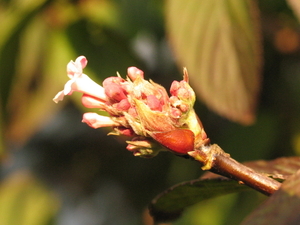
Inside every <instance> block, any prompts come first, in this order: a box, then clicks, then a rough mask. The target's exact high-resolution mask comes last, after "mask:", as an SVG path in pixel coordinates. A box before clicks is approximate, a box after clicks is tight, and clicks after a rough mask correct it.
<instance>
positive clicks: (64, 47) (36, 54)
mask: <svg viewBox="0 0 300 225" xmlns="http://www.w3.org/2000/svg"><path fill="white" fill-rule="evenodd" d="M39 18H40V17H37V19H36V20H34V21H33V23H32V24H31V25H30V26H28V28H27V30H26V31H24V33H23V34H22V41H21V46H20V49H19V54H18V65H17V67H16V70H17V71H16V73H17V75H16V77H15V79H14V82H13V86H12V91H11V93H10V97H9V104H8V106H7V110H8V113H9V123H8V124H7V129H6V136H7V138H8V139H10V140H14V141H16V140H17V141H18V142H19V143H22V142H23V141H25V140H26V139H27V138H28V137H30V135H32V134H33V133H34V132H36V130H37V129H38V128H39V127H40V126H42V125H44V124H45V122H46V121H47V119H48V118H49V117H50V116H51V115H52V114H53V113H54V112H56V111H57V110H58V109H59V107H58V106H57V105H56V104H52V103H53V102H52V98H53V96H54V95H55V94H56V93H57V92H58V91H60V90H61V89H62V87H63V85H64V82H65V81H66V78H67V77H66V76H64V74H66V64H67V62H69V61H70V59H72V57H73V54H72V51H71V50H70V45H69V44H68V42H67V39H66V37H65V36H64V32H60V31H56V32H53V31H51V30H47V28H46V24H45V22H44V21H43V20H41V19H39ZM46 53H47V54H46Z"/></svg>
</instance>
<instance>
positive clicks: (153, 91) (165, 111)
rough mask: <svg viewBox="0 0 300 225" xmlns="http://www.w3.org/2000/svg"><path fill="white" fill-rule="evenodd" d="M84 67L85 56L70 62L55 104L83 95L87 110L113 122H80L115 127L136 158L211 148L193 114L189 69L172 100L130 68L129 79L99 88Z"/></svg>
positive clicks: (91, 117)
mask: <svg viewBox="0 0 300 225" xmlns="http://www.w3.org/2000/svg"><path fill="white" fill-rule="evenodd" d="M86 65H87V59H86V58H85V57H84V56H80V57H78V58H77V59H76V60H75V62H74V61H70V62H69V64H68V65H67V74H68V77H69V78H70V80H69V81H68V82H67V83H66V84H65V86H64V90H62V91H60V92H59V93H58V94H57V95H56V96H55V97H54V99H53V100H54V102H56V103H57V102H58V101H61V100H63V98H64V96H65V95H71V94H72V93H73V92H74V91H77V92H81V93H83V95H82V98H81V101H82V104H83V105H84V106H85V107H87V108H98V109H99V110H100V111H106V112H107V113H108V114H109V116H103V115H99V114H97V113H91V112H88V113H84V114H83V119H82V122H84V123H87V124H88V125H89V126H90V127H92V128H100V127H112V128H113V131H112V132H110V133H109V134H113V135H124V136H128V137H129V138H130V140H128V141H127V144H128V145H127V149H128V150H129V151H131V152H133V154H134V155H136V156H142V157H152V156H155V155H156V154H157V153H158V152H159V151H160V150H162V149H167V150H170V151H172V152H173V153H175V154H179V155H186V154H188V152H192V151H193V150H194V149H195V148H196V147H197V146H198V147H199V146H202V145H205V144H207V143H208V142H209V139H208V138H207V136H206V133H205V131H204V129H203V127H202V124H201V122H200V120H199V119H198V117H197V115H196V114H195V112H194V109H193V105H194V102H195V93H194V91H193V89H192V88H191V87H190V86H189V84H188V73H187V70H186V69H184V77H183V80H182V81H180V82H179V81H173V83H172V85H171V88H170V94H171V96H170V97H169V95H168V93H167V92H166V90H165V88H163V87H162V86H160V85H158V84H156V83H154V82H153V81H151V80H150V81H147V80H145V79H144V72H143V71H142V70H140V69H138V68H136V67H129V68H128V70H127V77H126V79H124V78H122V77H121V76H120V75H119V74H117V76H113V77H108V78H106V79H105V80H104V81H103V84H102V86H100V85H99V84H97V83H96V82H94V81H93V80H92V79H90V78H89V77H88V76H87V75H86V74H84V73H83V69H84V68H85V67H86ZM162 146H163V147H165V148H162Z"/></svg>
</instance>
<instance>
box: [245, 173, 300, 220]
mask: <svg viewBox="0 0 300 225" xmlns="http://www.w3.org/2000/svg"><path fill="white" fill-rule="evenodd" d="M299 211H300V170H299V171H298V172H297V173H296V174H294V175H293V176H291V177H290V178H289V179H287V180H286V181H285V182H284V183H283V184H282V186H281V188H280V189H279V190H278V191H277V192H276V193H275V194H274V195H273V196H272V197H270V198H269V199H268V200H267V201H266V202H264V203H263V204H262V205H260V207H258V208H257V209H256V210H255V211H254V212H253V213H252V214H251V215H250V216H249V217H247V218H246V220H245V221H244V222H243V223H242V225H252V224H253V225H254V224H255V225H256V224H259V225H269V224H272V225H282V224H286V225H298V224H299V223H300V214H299Z"/></svg>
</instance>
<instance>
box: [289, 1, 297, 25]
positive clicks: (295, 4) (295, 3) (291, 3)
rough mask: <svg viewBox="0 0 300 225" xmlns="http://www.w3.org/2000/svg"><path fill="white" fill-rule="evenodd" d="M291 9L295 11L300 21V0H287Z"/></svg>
mask: <svg viewBox="0 0 300 225" xmlns="http://www.w3.org/2000/svg"><path fill="white" fill-rule="evenodd" d="M287 2H288V3H289V5H290V6H291V8H292V9H293V11H294V13H295V15H296V16H297V17H298V20H299V21H300V1H299V0H287Z"/></svg>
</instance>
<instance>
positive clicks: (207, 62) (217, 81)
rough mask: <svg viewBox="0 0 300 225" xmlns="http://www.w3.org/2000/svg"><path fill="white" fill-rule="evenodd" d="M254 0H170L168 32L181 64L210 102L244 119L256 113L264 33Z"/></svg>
mask: <svg viewBox="0 0 300 225" xmlns="http://www.w3.org/2000/svg"><path fill="white" fill-rule="evenodd" d="M256 11H257V8H256V5H255V4H254V2H253V1H250V0H221V1H220V0H209V1H208V0H202V1H199V0H190V1H177V0H169V1H167V4H166V21H167V32H168V35H169V38H170V42H171V46H172V48H173V50H174V53H175V56H176V58H177V60H178V63H179V65H180V66H185V67H187V69H188V70H189V74H190V78H191V81H192V86H193V88H194V89H195V91H196V93H197V94H198V95H199V96H200V97H201V99H202V100H203V101H204V102H205V103H206V104H207V106H208V107H210V108H211V109H213V110H214V111H216V112H217V113H219V114H220V115H222V116H224V117H226V118H228V119H231V120H233V121H236V122H240V123H242V124H251V123H252V122H253V121H254V119H255V108H256V99H257V94H258V91H259V87H260V78H259V76H260V67H261V57H260V53H261V52H260V51H261V46H260V42H259V40H260V38H259V31H258V28H259V26H258V23H257V20H256V19H257V18H256V14H255V13H256Z"/></svg>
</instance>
